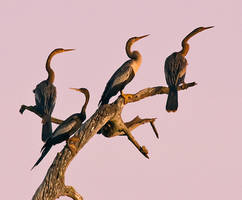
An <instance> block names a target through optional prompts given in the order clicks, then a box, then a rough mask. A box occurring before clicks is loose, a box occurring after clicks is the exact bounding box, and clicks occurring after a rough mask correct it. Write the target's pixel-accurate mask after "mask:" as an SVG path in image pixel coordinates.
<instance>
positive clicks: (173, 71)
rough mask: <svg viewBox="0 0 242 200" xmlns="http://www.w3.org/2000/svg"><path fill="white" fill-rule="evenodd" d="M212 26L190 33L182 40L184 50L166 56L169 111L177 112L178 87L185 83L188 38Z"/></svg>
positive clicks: (167, 106) (167, 107)
mask: <svg viewBox="0 0 242 200" xmlns="http://www.w3.org/2000/svg"><path fill="white" fill-rule="evenodd" d="M212 27H213V26H210V27H199V28H196V29H194V30H193V31H192V32H191V33H189V34H188V35H187V36H186V37H185V38H184V39H183V41H182V50H181V51H179V52H174V53H173V54H171V55H170V56H168V57H167V58H166V61H165V77H166V83H167V85H168V87H169V89H170V90H169V94H168V98H167V102H166V110H167V112H175V111H176V110H177V108H178V92H177V87H178V86H179V84H181V83H182V84H184V79H185V75H186V67H187V60H186V58H185V56H186V55H187V53H188V51H189V44H188V43H187V42H188V40H189V39H190V38H191V37H192V36H194V35H195V34H197V33H199V32H201V31H204V30H206V29H209V28H212Z"/></svg>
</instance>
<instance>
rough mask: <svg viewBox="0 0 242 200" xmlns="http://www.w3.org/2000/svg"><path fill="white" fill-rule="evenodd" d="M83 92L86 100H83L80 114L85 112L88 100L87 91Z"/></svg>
mask: <svg viewBox="0 0 242 200" xmlns="http://www.w3.org/2000/svg"><path fill="white" fill-rule="evenodd" d="M83 93H84V95H85V97H86V100H85V103H84V104H83V106H82V110H81V114H86V109H87V104H88V102H89V98H90V95H89V92H88V91H84V92H83Z"/></svg>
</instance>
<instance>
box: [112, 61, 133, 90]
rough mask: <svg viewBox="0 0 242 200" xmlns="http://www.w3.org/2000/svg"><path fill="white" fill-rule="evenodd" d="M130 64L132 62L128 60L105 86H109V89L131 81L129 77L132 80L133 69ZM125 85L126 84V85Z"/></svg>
mask: <svg viewBox="0 0 242 200" xmlns="http://www.w3.org/2000/svg"><path fill="white" fill-rule="evenodd" d="M131 64H132V60H128V61H127V62H125V63H124V64H123V65H122V66H121V67H120V68H119V69H118V70H117V71H116V72H115V73H114V74H113V76H112V77H111V79H110V80H109V82H108V84H107V85H110V87H115V86H116V85H119V84H121V83H123V82H126V81H127V80H129V82H130V81H131V80H132V79H131V80H130V76H132V75H133V76H132V78H133V77H134V72H133V69H132V67H131ZM126 84H127V83H126Z"/></svg>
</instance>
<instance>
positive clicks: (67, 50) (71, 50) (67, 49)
mask: <svg viewBox="0 0 242 200" xmlns="http://www.w3.org/2000/svg"><path fill="white" fill-rule="evenodd" d="M74 50H75V49H64V51H74Z"/></svg>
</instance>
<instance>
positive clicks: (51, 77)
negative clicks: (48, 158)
mask: <svg viewBox="0 0 242 200" xmlns="http://www.w3.org/2000/svg"><path fill="white" fill-rule="evenodd" d="M54 55H55V54H54V53H51V54H50V55H49V56H48V58H47V61H46V66H45V67H46V71H47V72H48V78H47V81H48V82H49V83H53V82H54V80H55V73H54V71H53V70H52V69H51V67H50V62H51V59H52V58H53V56H54Z"/></svg>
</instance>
